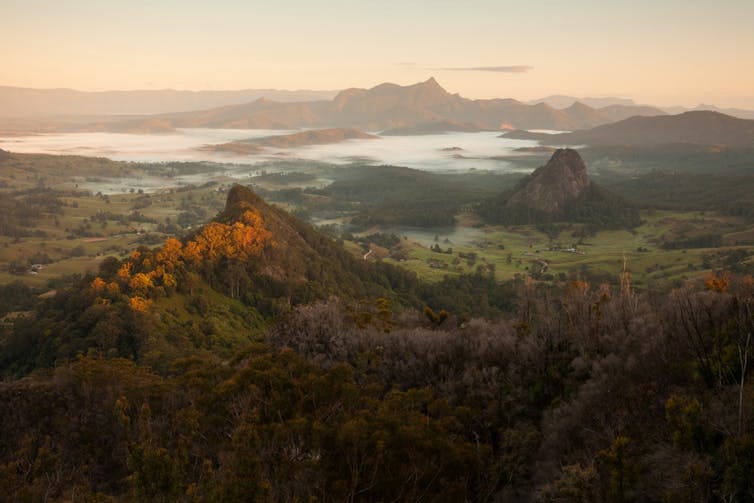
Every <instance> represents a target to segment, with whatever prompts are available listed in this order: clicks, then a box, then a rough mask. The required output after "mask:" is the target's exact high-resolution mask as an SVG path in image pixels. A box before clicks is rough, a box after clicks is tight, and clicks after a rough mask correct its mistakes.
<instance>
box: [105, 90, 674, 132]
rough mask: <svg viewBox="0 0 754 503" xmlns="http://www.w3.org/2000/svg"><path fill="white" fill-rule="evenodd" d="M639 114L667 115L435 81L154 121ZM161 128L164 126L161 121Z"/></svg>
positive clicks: (583, 118)
mask: <svg viewBox="0 0 754 503" xmlns="http://www.w3.org/2000/svg"><path fill="white" fill-rule="evenodd" d="M639 113H645V114H646V113H653V114H654V113H662V112H661V111H659V110H646V109H645V108H636V109H634V108H633V107H630V106H622V107H614V106H613V107H608V108H607V109H605V110H603V109H594V108H591V107H588V106H586V105H581V106H578V107H576V108H575V109H567V110H557V109H555V108H553V107H551V106H549V105H546V104H543V103H540V104H537V105H528V104H525V103H521V102H519V101H516V100H513V99H485V100H472V99H467V98H464V97H462V96H460V95H458V94H451V93H449V92H447V91H446V90H445V89H443V87H442V86H440V84H438V83H437V81H436V80H435V79H434V78H430V79H428V80H426V81H424V82H419V83H417V84H413V85H409V86H400V85H397V84H390V83H384V84H380V85H378V86H375V87H373V88H371V89H346V90H344V91H341V92H339V93H338V94H337V95H336V96H335V97H334V98H333V99H332V100H330V101H326V100H319V101H309V102H297V103H280V102H275V101H271V100H267V99H263V100H257V101H254V102H251V103H246V104H242V105H229V106H225V107H220V108H214V109H209V110H203V111H199V112H185V113H180V114H161V115H158V116H153V117H150V119H152V120H154V119H159V120H160V121H167V122H168V123H169V124H171V125H172V127H174V128H181V127H208V128H261V129H298V128H334V127H335V128H355V129H360V130H362V131H384V130H390V129H401V128H411V127H416V126H418V125H421V124H440V125H441V124H468V125H472V127H473V128H474V129H477V130H490V131H498V130H504V129H511V128H522V129H537V128H539V129H555V130H561V131H572V130H576V129H583V128H588V127H594V126H596V125H600V124H607V123H609V122H613V121H615V120H617V119H622V118H626V117H630V116H633V115H636V114H639ZM616 118H617V119H616ZM126 122H129V125H130V128H131V129H133V130H139V129H147V128H146V127H145V128H141V127H140V126H139V121H126ZM160 126H161V127H162V126H163V123H162V122H161V123H160ZM93 127H95V128H100V129H105V130H111V129H113V128H117V127H118V125H117V124H112V123H102V124H97V125H94V126H93ZM440 129H441V128H440ZM453 130H455V129H453Z"/></svg>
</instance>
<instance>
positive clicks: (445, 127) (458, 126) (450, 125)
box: [380, 120, 485, 136]
mask: <svg viewBox="0 0 754 503" xmlns="http://www.w3.org/2000/svg"><path fill="white" fill-rule="evenodd" d="M484 130H485V129H484V128H480V127H479V126H476V125H474V124H466V123H461V122H455V121H448V120H445V121H440V122H426V123H422V124H416V125H413V126H406V127H398V128H393V129H387V130H385V131H382V132H381V133H380V135H382V136H415V135H425V134H438V133H448V132H451V131H460V132H464V133H472V132H475V131H484Z"/></svg>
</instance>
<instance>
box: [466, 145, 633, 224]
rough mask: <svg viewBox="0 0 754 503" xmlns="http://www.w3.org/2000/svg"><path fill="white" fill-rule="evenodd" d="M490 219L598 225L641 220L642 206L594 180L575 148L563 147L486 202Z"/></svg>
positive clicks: (484, 206)
mask: <svg viewBox="0 0 754 503" xmlns="http://www.w3.org/2000/svg"><path fill="white" fill-rule="evenodd" d="M479 213H480V214H481V215H482V216H484V217H485V218H486V219H487V220H488V221H491V222H496V223H503V224H537V225H540V224H547V223H552V222H577V223H583V224H587V226H588V227H590V228H592V229H604V228H625V227H635V226H636V225H639V223H640V219H639V214H638V211H637V210H636V209H635V208H633V207H632V206H631V205H630V204H628V203H627V202H625V201H624V200H622V199H621V198H620V197H618V196H616V195H615V194H612V193H610V192H609V191H607V190H606V189H604V188H602V187H600V186H598V185H597V184H595V183H594V182H592V181H590V180H589V178H588V176H587V173H586V165H585V164H584V161H583V159H582V158H581V156H580V155H579V153H578V152H577V151H575V150H572V149H558V150H556V151H555V152H554V153H553V154H552V157H551V158H550V160H549V161H548V162H547V164H545V165H544V166H541V167H539V168H537V169H536V170H535V171H534V172H533V173H532V174H531V175H529V176H527V177H526V178H524V179H523V180H521V182H519V184H518V185H517V186H516V187H515V188H514V189H513V190H512V191H508V192H505V193H503V194H501V195H499V196H497V197H495V198H492V199H490V200H488V201H486V202H484V203H482V204H481V205H480V208H479Z"/></svg>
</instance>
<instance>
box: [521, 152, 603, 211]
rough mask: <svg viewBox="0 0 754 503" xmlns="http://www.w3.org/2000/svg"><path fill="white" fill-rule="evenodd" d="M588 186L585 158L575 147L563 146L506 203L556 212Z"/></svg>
mask: <svg viewBox="0 0 754 503" xmlns="http://www.w3.org/2000/svg"><path fill="white" fill-rule="evenodd" d="M588 186H589V178H588V177H587V174H586V165H585V164H584V160H583V159H582V158H581V156H580V155H579V153H578V152H576V151H575V150H573V149H570V148H562V149H558V150H556V151H555V153H553V154H552V157H551V158H550V160H549V161H548V162H547V164H545V165H544V166H542V167H540V168H537V169H536V170H535V171H534V172H533V173H532V174H531V175H529V177H527V178H526V179H525V180H524V181H523V183H522V184H521V185H520V186H519V187H518V189H517V190H516V191H515V192H514V193H513V195H512V196H511V197H510V198H509V199H508V201H507V203H506V206H508V207H515V206H525V207H528V208H532V209H534V210H537V211H541V212H544V213H548V214H554V213H557V212H558V211H560V210H562V209H563V207H564V206H565V204H566V203H568V202H569V201H573V200H574V199H576V198H578V197H579V195H580V194H581V193H582V192H583V191H584V189H586V188H587V187H588Z"/></svg>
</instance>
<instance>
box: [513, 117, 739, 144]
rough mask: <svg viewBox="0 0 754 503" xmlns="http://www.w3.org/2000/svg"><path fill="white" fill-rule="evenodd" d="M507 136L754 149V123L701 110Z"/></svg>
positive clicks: (563, 141) (556, 141)
mask: <svg viewBox="0 0 754 503" xmlns="http://www.w3.org/2000/svg"><path fill="white" fill-rule="evenodd" d="M504 136H505V137H507V138H518V139H531V140H539V141H540V142H541V143H543V144H545V145H589V146H598V145H599V146H606V145H612V146H614V145H632V146H647V145H660V144H671V143H673V144H677V143H685V144H696V145H730V146H739V147H754V120H747V119H739V118H737V117H731V116H729V115H725V114H722V113H719V112H709V111H698V112H684V113H682V114H678V115H666V116H659V117H631V118H628V119H625V120H622V121H619V122H615V123H613V124H606V125H602V126H598V127H595V128H592V129H588V130H583V131H574V132H571V133H563V134H554V135H546V134H539V133H531V132H527V131H512V132H510V133H506V134H505V135H504Z"/></svg>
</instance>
